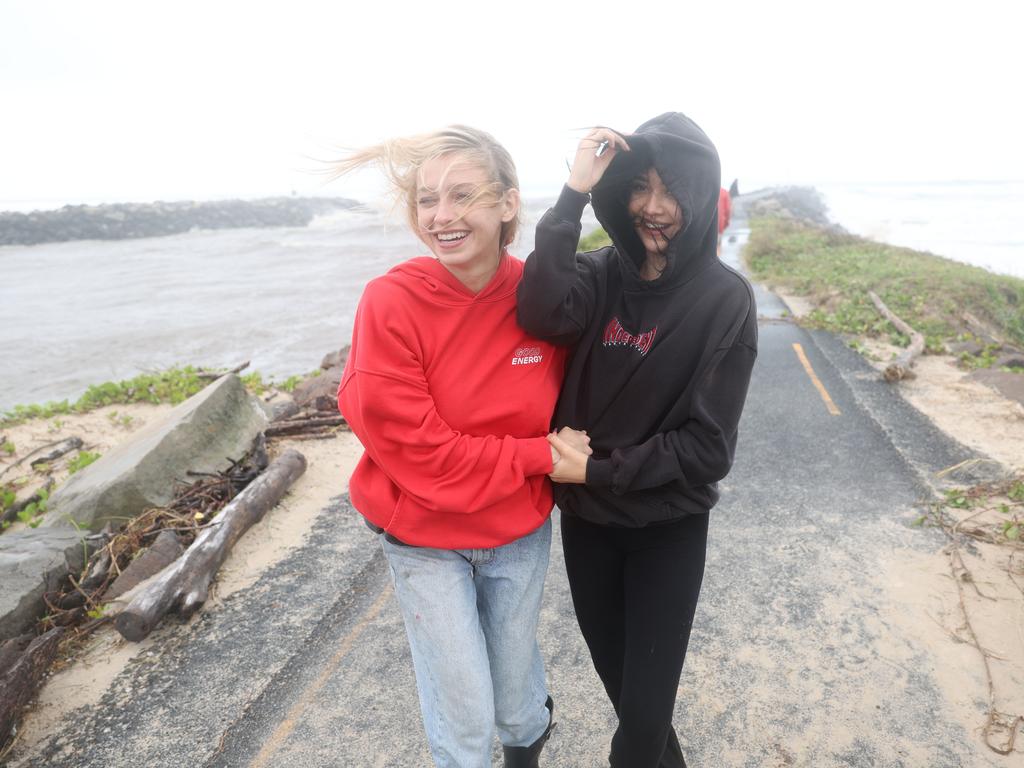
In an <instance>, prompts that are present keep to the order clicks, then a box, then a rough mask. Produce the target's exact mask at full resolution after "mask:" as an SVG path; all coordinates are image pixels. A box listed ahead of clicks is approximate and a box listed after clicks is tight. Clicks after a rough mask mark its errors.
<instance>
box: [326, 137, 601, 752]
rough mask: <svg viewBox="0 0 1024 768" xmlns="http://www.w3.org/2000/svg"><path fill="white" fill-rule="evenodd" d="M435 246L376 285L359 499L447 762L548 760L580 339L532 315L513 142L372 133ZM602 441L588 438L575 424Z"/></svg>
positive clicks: (357, 360)
mask: <svg viewBox="0 0 1024 768" xmlns="http://www.w3.org/2000/svg"><path fill="white" fill-rule="evenodd" d="M364 164H376V165H378V166H379V167H380V168H381V169H382V170H383V171H384V172H385V175H386V176H387V178H388V179H389V180H390V182H391V184H392V185H393V187H394V189H395V191H396V193H397V194H398V195H399V197H400V199H401V200H402V201H403V202H404V204H405V207H406V210H407V214H408V220H409V224H410V226H411V228H412V230H413V231H414V232H415V233H416V235H417V236H418V237H419V238H420V239H421V240H422V241H423V242H424V243H425V244H426V245H427V247H428V248H429V249H430V251H431V255H430V256H420V257H417V258H414V259H411V260H410V261H407V262H405V263H403V264H400V265H398V266H397V267H395V268H393V269H392V270H390V271H389V272H388V273H387V274H385V275H383V276H381V277H378V278H376V279H374V280H372V281H370V283H369V284H368V285H367V286H366V289H365V291H364V293H363V297H362V299H361V301H360V304H359V309H358V310H357V312H356V319H355V327H354V329H353V333H352V348H351V350H350V353H349V358H348V363H347V365H346V368H345V372H344V375H343V377H342V381H341V386H340V388H339V391H338V406H339V408H340V410H341V412H342V413H343V414H344V416H345V418H346V419H347V420H348V422H349V424H350V426H351V428H352V431H353V432H355V434H356V436H357V437H358V438H359V440H360V442H361V443H362V444H363V447H364V449H365V453H364V454H363V457H362V459H361V460H360V462H359V464H358V466H357V467H356V470H355V472H354V473H353V475H352V478H351V481H350V485H349V492H350V495H351V499H352V503H353V505H354V506H355V507H356V509H358V510H359V512H361V513H362V514H363V516H364V517H365V518H366V520H367V521H368V523H369V524H370V525H371V527H372V528H374V529H375V530H377V531H378V532H379V533H380V535H381V543H382V546H383V549H384V553H385V555H386V556H387V559H388V563H389V565H390V568H391V574H392V577H393V579H394V585H395V593H396V595H397V597H398V601H399V604H400V606H401V609H402V614H403V618H404V620H405V626H406V631H407V633H408V636H409V644H410V647H411V650H412V657H413V664H414V667H415V671H416V682H417V688H418V690H419V695H420V706H421V710H422V713H423V720H424V726H425V728H426V732H427V738H428V741H429V743H430V749H431V753H432V755H433V758H434V761H435V763H436V764H437V765H438V766H467V767H468V766H474V767H476V766H481V765H490V754H491V746H492V740H493V736H494V732H495V730H497V733H498V736H499V738H500V739H501V742H502V744H503V747H504V755H505V765H506V766H536V765H537V764H538V755H539V753H540V751H541V748H542V747H543V745H544V742H545V741H546V739H547V737H548V735H549V734H550V730H551V717H552V709H553V707H552V703H551V699H550V697H548V695H547V689H546V686H545V681H544V665H543V662H542V660H541V656H540V652H539V650H538V648H537V642H536V628H537V618H538V613H539V609H540V599H541V594H542V591H543V585H544V577H545V574H546V571H547V564H548V550H549V546H550V539H551V524H550V521H549V515H550V512H551V508H552V504H553V502H552V492H551V484H550V481H549V480H548V478H547V475H548V473H549V472H551V471H552V470H553V466H554V463H555V462H556V461H557V460H558V458H559V456H558V453H557V451H556V450H555V449H553V448H552V447H551V445H550V444H549V442H548V440H547V439H546V435H547V433H548V428H549V425H550V419H551V414H552V412H553V410H554V406H555V402H556V400H557V398H558V392H559V388H560V386H561V382H562V375H563V369H564V359H565V358H564V354H565V353H564V351H563V350H562V349H561V348H559V347H556V346H554V345H552V344H549V343H546V342H542V341H539V340H537V339H535V338H532V337H530V336H529V335H527V334H526V333H525V332H523V331H522V330H521V329H520V328H519V327H518V325H517V324H516V287H517V285H518V283H519V279H520V277H521V275H522V270H523V265H522V262H521V261H519V260H518V259H516V258H514V257H513V256H511V255H510V254H509V253H508V251H507V250H506V247H507V246H508V244H509V243H510V242H511V241H512V240H513V238H514V237H515V234H516V229H517V226H518V218H519V191H518V180H517V177H516V171H515V166H514V165H513V163H512V159H511V157H510V156H509V154H508V152H507V151H506V150H505V149H504V148H503V147H502V146H501V145H500V144H498V143H497V142H496V141H495V140H494V139H493V138H492V137H491V136H490V135H488V134H486V133H484V132H483V131H479V130H475V129H472V128H468V127H465V126H452V127H450V128H447V129H445V130H441V131H438V132H435V133H431V134H426V135H423V136H417V137H412V138H407V139H398V140H393V141H389V142H386V143H384V144H382V145H379V146H376V147H371V148H369V149H366V150H363V151H361V152H358V153H356V154H354V155H353V156H351V157H349V158H348V159H347V160H345V161H343V162H342V163H340V164H339V165H338V168H337V171H338V173H339V174H341V173H346V172H348V171H349V170H352V169H354V168H357V167H360V166H362V165H364ZM567 437H570V439H574V440H576V441H577V445H578V447H579V448H580V449H582V450H585V451H589V447H588V446H587V445H586V438H585V437H583V438H581V437H577V436H576V435H572V436H570V435H567Z"/></svg>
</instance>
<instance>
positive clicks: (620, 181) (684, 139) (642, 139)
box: [591, 112, 721, 288]
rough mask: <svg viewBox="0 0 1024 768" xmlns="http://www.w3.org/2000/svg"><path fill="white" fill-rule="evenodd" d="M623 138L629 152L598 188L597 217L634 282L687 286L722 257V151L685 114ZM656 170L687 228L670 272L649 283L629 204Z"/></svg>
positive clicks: (672, 247)
mask: <svg viewBox="0 0 1024 768" xmlns="http://www.w3.org/2000/svg"><path fill="white" fill-rule="evenodd" d="M623 137H624V138H625V139H626V143H627V144H628V145H629V148H630V151H629V152H619V153H618V154H617V155H616V156H615V159H614V160H612V162H611V165H609V166H608V170H607V171H605V174H604V176H603V177H602V178H601V181H599V182H598V184H597V186H595V187H594V189H593V191H592V193H591V203H592V205H593V208H594V213H595V215H596V216H597V220H598V221H599V222H600V223H601V226H603V227H604V229H605V231H606V232H607V233H608V235H609V236H610V237H611V239H612V242H614V243H615V246H616V248H617V249H618V252H619V259H620V261H621V263H622V266H623V276H624V278H625V279H627V280H628V281H629V282H630V283H634V282H638V283H640V284H642V285H644V286H646V287H650V288H661V287H663V286H668V285H674V284H678V283H682V282H685V281H686V280H688V279H689V278H690V277H692V276H693V275H695V274H696V273H697V272H699V271H701V270H702V269H704V267H706V266H707V265H708V264H709V263H712V262H713V261H714V260H717V258H718V255H717V246H718V192H719V190H720V189H721V170H720V168H719V163H718V152H717V150H716V149H715V145H714V144H712V143H711V139H709V138H708V137H707V135H705V133H704V131H702V130H701V129H700V127H699V126H698V125H697V124H696V123H695V122H693V120H691V119H690V118H688V117H687V116H686V115H684V114H682V113H680V112H666V113H665V114H663V115H659V116H658V117H655V118H652V119H651V120H648V121H647V122H645V123H644V124H643V125H641V126H640V127H639V128H637V129H636V131H635V132H634V133H632V134H623ZM651 166H654V169H655V170H656V171H657V172H658V175H659V176H660V177H661V180H662V181H663V182H664V184H665V186H666V187H667V188H668V190H669V192H671V193H672V196H673V197H675V199H676V201H677V202H678V203H679V207H680V209H681V210H682V214H683V223H682V228H681V229H680V230H679V232H677V233H676V235H675V236H674V237H673V238H672V239H671V240H670V241H669V243H668V249H667V251H666V259H667V264H666V268H665V272H664V273H663V274H662V275H661V277H659V278H658V279H657V280H651V281H646V280H643V279H642V278H641V277H640V267H641V266H643V262H644V259H645V258H646V252H645V250H644V246H643V244H642V243H641V241H640V238H639V236H638V235H637V234H636V232H635V231H634V229H633V221H632V219H631V218H630V216H629V211H628V210H627V205H628V203H629V194H630V187H631V182H632V180H633V179H634V178H636V177H637V176H639V175H640V174H643V173H645V172H646V171H647V169H648V168H650V167H651Z"/></svg>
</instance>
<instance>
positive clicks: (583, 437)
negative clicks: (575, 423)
mask: <svg viewBox="0 0 1024 768" xmlns="http://www.w3.org/2000/svg"><path fill="white" fill-rule="evenodd" d="M557 434H558V437H559V438H560V439H561V440H563V441H565V443H566V444H567V445H569V446H571V447H572V448H575V449H576V450H577V451H579V452H580V453H583V454H586V455H587V456H590V455H591V454H592V453H593V452H594V451H593V450H591V448H590V435H588V434H587V430H585V429H573V428H572V427H562V428H561V429H560V430H558V432H557Z"/></svg>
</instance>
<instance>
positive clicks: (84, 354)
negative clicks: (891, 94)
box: [0, 183, 1024, 410]
mask: <svg viewBox="0 0 1024 768" xmlns="http://www.w3.org/2000/svg"><path fill="white" fill-rule="evenodd" d="M821 189H822V191H823V192H824V194H825V196H826V200H827V202H828V204H829V206H830V209H831V215H832V217H833V219H834V220H835V221H837V222H838V223H840V224H842V225H843V226H845V227H846V228H847V229H849V230H851V231H854V232H858V233H860V234H864V235H866V236H869V237H874V238H876V239H880V240H884V241H887V242H891V243H894V244H899V245H908V246H911V247H914V248H919V249H921V250H928V251H932V252H933V253H937V254H941V255H944V256H949V257H951V258H955V259H959V260H962V261H966V262H969V263H973V264H978V265H979V266H983V267H986V268H988V269H993V270H995V271H999V272H1005V273H1007V274H1015V275H1019V276H1022V277H1024V222H1022V220H1021V218H1020V212H1021V211H1022V202H1024V183H1007V184H980V183H961V184H947V185H934V184H925V185H863V184H862V185H824V186H822V187H821ZM551 201H552V200H551V198H547V199H541V198H536V199H530V200H529V201H527V206H526V223H525V226H524V229H523V231H522V233H521V235H520V238H519V240H518V241H517V243H515V244H514V245H513V247H512V249H511V250H512V252H513V253H514V254H516V255H517V256H519V257H521V258H525V257H526V255H528V254H529V252H530V250H531V249H532V247H533V227H534V225H535V224H536V221H537V219H538V218H539V216H540V215H541V214H542V213H543V211H544V210H545V209H546V208H547V206H548V205H550V203H551ZM25 207H27V206H25ZM594 226H596V223H595V222H594V219H593V217H592V216H591V215H590V212H589V209H588V212H587V219H586V220H585V223H584V232H587V231H590V229H592V228H593V227H594ZM425 252H426V249H425V248H424V246H423V245H422V244H421V243H420V242H419V241H418V240H416V239H415V238H414V237H413V236H412V235H410V234H409V233H408V232H407V231H406V230H405V228H404V225H403V224H402V222H401V221H400V220H399V219H397V218H389V217H387V216H386V215H385V214H384V213H382V212H379V211H372V210H364V211H342V212H339V213H336V214H332V215H331V216H327V217H322V218H319V219H317V220H315V221H314V222H313V223H312V224H311V225H310V226H308V227H301V228H279V229H235V230H219V231H206V232H189V233H186V234H181V235H172V236H169V237H154V238H144V239H140V240H122V241H80V242H71V243H51V244H43V245H35V246H4V247H0V410H6V409H9V408H11V407H12V406H14V405H15V404H18V403H25V404H27V403H39V402H45V401H48V400H63V399H65V398H69V399H74V398H77V397H78V396H79V395H80V394H81V393H82V392H83V391H85V389H86V388H87V387H88V385H89V384H94V383H99V382H103V381H110V380H120V379H125V378H130V377H132V376H135V375H137V374H138V373H140V372H143V371H153V370H159V369H162V368H167V367H169V366H171V365H175V364H185V363H191V364H195V365H203V366H210V367H213V366H218V367H232V366H234V365H237V364H239V363H241V362H243V361H245V360H248V361H250V366H249V368H248V371H253V370H258V371H260V372H261V373H262V374H263V375H264V377H265V378H266V377H278V378H283V377H285V376H288V375H290V374H293V373H301V372H306V371H310V370H313V369H315V368H316V367H317V366H318V365H319V363H320V360H321V358H322V357H323V355H324V354H325V353H327V352H329V351H331V350H333V349H337V348H338V347H340V346H342V345H344V344H347V343H348V340H349V338H350V336H351V333H352V321H353V316H354V314H355V309H356V305H357V303H358V300H359V296H360V294H361V293H362V289H363V286H364V285H365V284H366V282H367V281H368V280H370V279H371V278H373V277H375V276H376V275H379V274H381V273H383V272H384V271H386V270H387V269H388V268H389V267H390V266H392V265H394V264H396V263H398V262H400V261H403V260H405V259H407V258H410V257H411V256H415V255H422V254H423V253H425Z"/></svg>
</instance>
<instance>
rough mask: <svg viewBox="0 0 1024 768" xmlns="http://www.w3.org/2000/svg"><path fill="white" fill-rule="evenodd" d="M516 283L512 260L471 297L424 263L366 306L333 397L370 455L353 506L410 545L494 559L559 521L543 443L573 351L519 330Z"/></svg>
mask: <svg viewBox="0 0 1024 768" xmlns="http://www.w3.org/2000/svg"><path fill="white" fill-rule="evenodd" d="M522 272H523V263H522V262H521V261H519V260H518V259H516V258H513V257H512V256H510V255H508V254H505V255H504V257H503V258H502V260H501V264H500V265H499V267H498V272H497V274H495V276H494V278H493V279H492V280H491V282H490V283H488V285H487V286H486V287H485V288H484V289H483V290H482V291H481V292H480V293H478V294H476V295H473V293H472V292H470V291H469V290H468V289H467V288H466V287H465V286H464V285H463V284H462V283H461V282H459V280H457V279H456V278H455V277H454V276H453V275H452V274H451V273H450V272H449V271H448V270H447V269H445V267H444V266H443V265H442V264H441V263H440V262H439V261H437V260H436V259H434V258H431V257H420V258H415V259H412V260H410V261H407V262H405V263H404V264H400V265H398V266H397V267H395V268H393V269H392V270H390V271H389V272H388V273H387V274H386V275H383V276H382V277H379V278H377V279H375V280H372V281H371V282H370V283H369V284H367V286H366V289H365V291H364V292H363V297H362V300H361V301H360V302H359V309H358V310H357V311H356V319H355V327H354V328H353V331H352V348H351V350H350V351H349V357H348V363H347V364H346V366H345V372H344V374H343V376H342V379H341V386H340V388H339V390H338V407H339V409H340V410H341V412H342V414H344V416H345V418H346V419H347V420H348V423H349V425H350V426H351V427H352V431H353V432H355V434H356V436H357V437H358V438H359V441H360V442H361V443H362V444H363V448H364V449H365V452H364V454H363V457H362V459H361V460H360V461H359V464H358V466H357V467H356V470H355V472H354V473H353V474H352V479H351V481H350V483H349V493H350V495H351V498H352V503H353V504H354V505H355V507H356V509H358V510H359V511H360V512H361V513H362V514H363V515H364V516H365V517H366V518H367V519H368V520H369V521H370V522H371V523H373V524H374V525H376V526H379V527H381V528H383V529H385V530H386V531H388V532H389V533H391V534H392V535H393V536H395V537H396V538H398V539H400V540H401V541H403V542H405V543H407V544H413V545H416V546H427V547H439V548H443V549H471V548H488V547H495V546H500V545H502V544H507V543H509V542H510V541H514V540H515V539H517V538H520V537H521V536H524V535H526V534H528V533H530V532H531V531H533V530H535V529H536V528H538V527H539V526H540V525H541V524H542V523H543V522H544V521H545V520H546V519H547V517H548V515H549V514H550V513H551V507H552V494H551V483H550V481H549V480H548V478H547V473H548V472H550V471H551V468H552V465H551V448H550V446H549V445H548V442H547V439H546V438H545V435H546V434H547V432H548V430H549V427H550V424H551V414H552V412H553V411H554V407H555V402H556V400H557V399H558V391H559V388H560V387H561V384H562V376H563V372H564V362H565V351H564V348H561V347H556V346H554V345H552V344H548V343H546V342H543V341H538V340H537V339H534V338H532V337H530V336H528V335H527V334H526V333H525V332H524V331H522V330H521V329H520V328H519V326H518V325H517V324H516V286H517V285H518V284H519V279H520V277H521V275H522Z"/></svg>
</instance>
